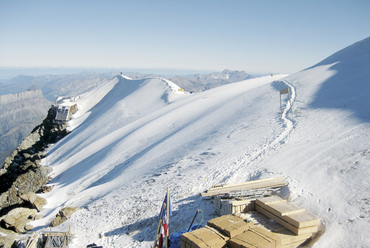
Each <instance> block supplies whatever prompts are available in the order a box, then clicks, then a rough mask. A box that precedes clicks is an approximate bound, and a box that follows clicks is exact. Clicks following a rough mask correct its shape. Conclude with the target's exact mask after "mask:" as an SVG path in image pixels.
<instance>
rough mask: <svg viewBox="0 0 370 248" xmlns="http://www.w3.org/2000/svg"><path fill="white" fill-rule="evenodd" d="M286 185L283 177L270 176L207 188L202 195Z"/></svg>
mask: <svg viewBox="0 0 370 248" xmlns="http://www.w3.org/2000/svg"><path fill="white" fill-rule="evenodd" d="M286 185H287V183H286V182H285V181H284V180H283V178H268V179H261V180H255V181H249V182H245V183H242V184H234V185H224V186H219V187H213V188H210V189H209V190H207V191H206V192H203V193H201V195H202V196H203V197H205V196H215V195H219V194H226V193H229V192H232V191H240V190H253V189H261V188H276V187H283V186H286Z"/></svg>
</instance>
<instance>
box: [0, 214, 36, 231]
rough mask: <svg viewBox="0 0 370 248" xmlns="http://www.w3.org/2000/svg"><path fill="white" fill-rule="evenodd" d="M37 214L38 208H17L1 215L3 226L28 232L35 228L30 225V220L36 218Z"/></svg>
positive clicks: (0, 222)
mask: <svg viewBox="0 0 370 248" xmlns="http://www.w3.org/2000/svg"><path fill="white" fill-rule="evenodd" d="M36 214H37V210H36V209H30V208H15V209H13V210H11V211H10V212H9V213H8V214H7V215H5V216H3V217H1V221H0V224H1V226H2V227H3V228H6V229H9V230H14V231H15V232H17V233H26V232H27V231H29V230H32V229H33V226H31V225H29V224H28V222H30V221H32V220H35V218H36Z"/></svg>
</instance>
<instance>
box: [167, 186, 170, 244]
mask: <svg viewBox="0 0 370 248" xmlns="http://www.w3.org/2000/svg"><path fill="white" fill-rule="evenodd" d="M166 207H167V210H166V211H167V216H166V217H167V233H166V248H168V236H169V234H170V227H169V224H170V188H169V187H167V206H166Z"/></svg>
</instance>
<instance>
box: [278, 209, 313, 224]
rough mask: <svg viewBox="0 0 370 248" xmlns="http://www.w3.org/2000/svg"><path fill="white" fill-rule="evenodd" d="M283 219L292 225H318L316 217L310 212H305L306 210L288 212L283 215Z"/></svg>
mask: <svg viewBox="0 0 370 248" xmlns="http://www.w3.org/2000/svg"><path fill="white" fill-rule="evenodd" d="M283 219H284V220H285V221H286V222H289V223H291V224H292V225H293V226H296V227H299V228H303V227H309V226H318V225H319V219H317V218H316V217H315V216H313V215H312V214H310V213H307V212H306V211H304V212H301V213H295V214H289V215H287V216H284V217H283Z"/></svg>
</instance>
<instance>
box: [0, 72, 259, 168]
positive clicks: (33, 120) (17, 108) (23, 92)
mask: <svg viewBox="0 0 370 248" xmlns="http://www.w3.org/2000/svg"><path fill="white" fill-rule="evenodd" d="M120 73H121V72H117V71H112V72H106V73H95V72H85V73H78V74H65V75H43V76H28V75H18V76H16V77H14V78H12V79H10V80H8V81H6V82H5V83H4V82H2V83H0V116H1V119H0V163H1V164H2V162H3V161H4V159H5V158H6V157H7V156H9V155H10V153H11V152H12V151H13V150H14V149H15V148H16V147H17V146H18V145H19V144H20V142H21V141H22V139H23V137H25V136H27V135H28V134H29V133H30V132H31V130H32V129H33V128H34V127H35V126H36V125H38V124H40V123H41V121H42V120H43V119H44V118H45V117H46V115H47V110H48V109H49V108H50V106H51V104H52V103H53V102H54V101H55V100H56V97H59V96H70V97H75V96H78V95H81V94H84V93H87V92H90V91H91V90H93V89H96V88H99V87H100V86H101V85H103V84H104V83H105V82H107V81H110V80H111V79H112V78H113V77H115V76H117V75H118V74H120ZM123 74H124V75H125V76H128V77H130V78H132V79H135V80H137V79H144V78H155V77H157V75H154V74H141V73H135V72H129V73H123ZM249 78H252V76H251V75H249V74H247V73H246V72H245V71H231V70H224V71H222V72H214V73H210V74H196V75H190V76H176V77H172V78H169V79H170V80H171V81H172V82H174V83H175V84H177V85H178V86H179V87H181V88H183V89H185V90H186V91H188V92H200V91H204V90H208V89H211V88H215V87H218V86H220V85H224V84H228V83H233V82H237V81H242V80H245V79H249Z"/></svg>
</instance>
